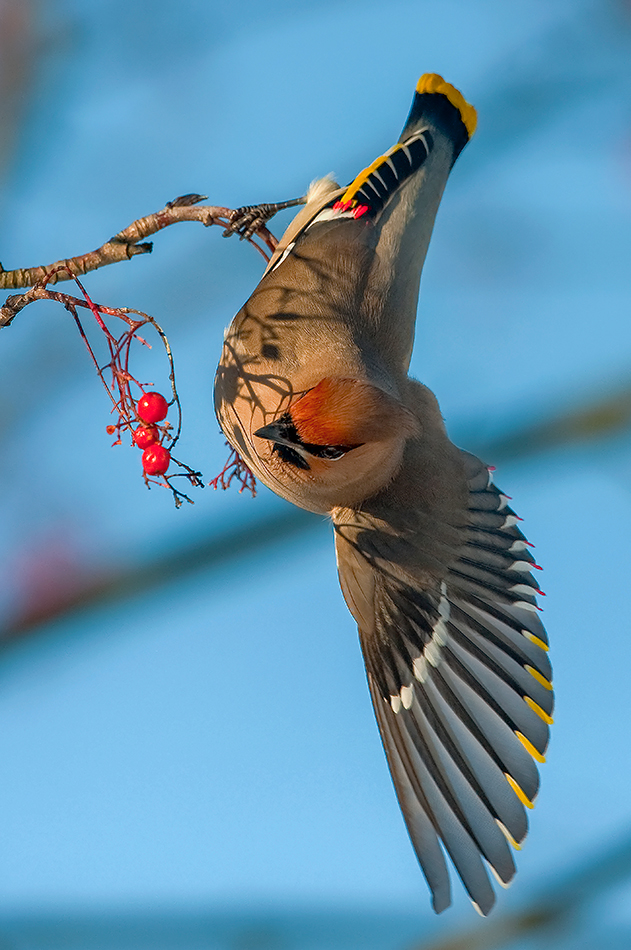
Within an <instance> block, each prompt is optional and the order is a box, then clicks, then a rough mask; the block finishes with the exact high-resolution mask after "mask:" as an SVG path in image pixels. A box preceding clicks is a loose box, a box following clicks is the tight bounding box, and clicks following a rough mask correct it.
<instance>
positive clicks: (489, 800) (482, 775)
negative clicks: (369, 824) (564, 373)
mask: <svg viewBox="0 0 631 950" xmlns="http://www.w3.org/2000/svg"><path fill="white" fill-rule="evenodd" d="M462 464H463V469H464V476H465V478H466V482H467V487H468V499H469V500H468V509H467V512H466V518H465V519H464V522H463V523H462V524H460V526H459V528H458V530H459V535H458V537H459V542H460V543H459V544H457V545H452V551H451V557H449V558H447V557H446V556H445V545H444V544H443V545H442V547H440V546H434V550H432V539H431V538H429V537H427V538H424V537H423V525H424V524H425V523H427V522H426V521H423V518H422V517H419V519H418V521H417V523H415V521H414V512H413V510H410V512H409V513H408V516H407V517H408V520H409V522H410V527H409V531H407V532H402V531H401V522H400V520H397V519H398V516H397V517H395V518H394V519H393V524H396V528H394V529H393V530H392V525H389V524H388V519H387V515H384V513H383V511H381V512H380V515H379V517H378V518H377V517H373V516H371V514H370V511H369V510H367V506H366V508H365V510H363V511H358V512H353V513H350V512H348V511H347V512H344V518H343V523H342V519H341V518H337V520H336V533H337V548H338V558H339V564H340V580H341V583H342V589H343V592H344V596H345V597H346V600H347V603H348V604H349V607H350V609H351V610H352V611H353V613H354V614H355V617H356V619H357V620H358V624H359V629H360V639H361V642H362V648H363V651H364V657H365V661H366V667H367V672H368V680H369V684H370V690H371V695H372V699H373V705H374V708H375V713H376V717H377V721H378V724H379V727H380V730H381V735H382V739H383V743H384V748H385V751H386V755H387V758H388V762H389V765H390V770H391V773H392V777H393V781H394V785H395V788H396V791H397V795H398V797H399V802H400V804H401V808H402V811H403V814H404V817H405V820H406V823H407V826H408V830H409V833H410V837H411V839H412V843H413V845H414V848H415V850H416V853H417V856H418V859H419V862H420V864H421V867H422V869H423V871H424V873H425V876H426V878H427V881H428V883H429V886H430V889H431V890H432V894H433V903H434V907H435V909H436V910H437V911H440V910H442V909H444V908H445V907H446V906H448V904H449V903H450V900H451V898H450V890H449V884H448V880H447V877H446V875H447V871H446V865H445V857H444V854H443V851H442V849H441V846H440V842H442V845H443V847H444V849H445V851H446V852H447V853H448V854H449V856H450V858H451V860H452V862H453V864H454V866H455V868H456V870H457V872H458V874H459V875H460V877H461V879H462V881H463V883H464V886H465V888H466V890H467V892H468V893H469V896H470V897H471V900H472V901H473V902H474V904H475V905H476V906H477V908H478V909H479V910H480V912H481V913H483V914H487V913H488V912H489V911H490V909H491V907H492V906H493V903H494V900H495V895H494V893H493V888H492V886H491V883H490V881H489V877H488V873H487V870H488V869H489V868H490V870H491V871H492V872H493V874H494V875H495V877H496V878H497V879H498V881H499V882H500V883H501V884H503V885H504V886H506V885H507V884H508V883H509V882H510V880H511V879H512V877H513V875H514V873H515V865H514V861H513V856H512V853H511V849H510V847H509V845H508V842H511V843H512V844H513V845H514V846H515V847H518V846H519V842H521V841H522V840H523V838H524V837H525V835H526V833H527V830H528V823H527V818H526V811H525V806H526V807H532V802H533V800H534V798H535V796H536V794H537V791H538V788H539V775H538V771H537V768H536V765H535V760H537V761H544V759H543V754H544V752H545V749H546V746H547V743H548V726H549V723H550V722H551V721H552V720H551V717H550V714H551V712H552V706H553V696H552V691H551V683H550V676H551V669H550V663H549V660H548V656H547V652H546V650H547V639H546V634H545V631H544V629H543V626H542V624H541V621H540V619H539V617H538V613H537V607H536V599H535V598H536V594H537V591H538V584H537V582H536V581H535V579H534V577H533V576H532V573H531V571H530V568H531V566H532V565H533V564H534V560H533V558H532V555H531V554H530V552H529V548H528V545H527V542H526V541H525V538H524V536H523V535H522V533H521V531H520V530H519V528H518V527H517V524H516V522H517V520H518V519H517V518H516V516H515V514H514V512H513V511H512V509H510V508H509V507H508V506H507V498H506V496H504V495H502V494H501V492H499V491H498V490H497V489H496V488H495V487H494V486H493V485H492V483H491V478H490V475H489V472H488V469H487V468H486V466H483V465H482V463H481V462H480V461H479V460H478V459H476V458H475V457H474V456H470V455H467V454H466V453H462ZM382 508H383V505H382ZM403 534H405V537H403V536H402V535H403ZM424 542H426V544H427V549H428V550H425V549H424V547H423V545H424ZM414 544H416V545H417V546H418V565H419V568H418V570H416V571H415V570H414V559H413V557H411V554H410V545H414ZM441 562H442V569H441V570H440V571H437V569H436V565H437V564H440V563H441ZM428 565H429V567H428Z"/></svg>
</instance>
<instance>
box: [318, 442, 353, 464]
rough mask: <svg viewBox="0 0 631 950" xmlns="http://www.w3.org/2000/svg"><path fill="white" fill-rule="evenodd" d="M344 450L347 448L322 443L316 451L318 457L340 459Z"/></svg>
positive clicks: (344, 452)
mask: <svg viewBox="0 0 631 950" xmlns="http://www.w3.org/2000/svg"><path fill="white" fill-rule="evenodd" d="M346 452H347V449H343V448H341V447H340V446H339V445H323V446H322V448H321V450H320V451H319V452H318V458H321V459H331V460H333V459H341V458H342V456H343V455H346Z"/></svg>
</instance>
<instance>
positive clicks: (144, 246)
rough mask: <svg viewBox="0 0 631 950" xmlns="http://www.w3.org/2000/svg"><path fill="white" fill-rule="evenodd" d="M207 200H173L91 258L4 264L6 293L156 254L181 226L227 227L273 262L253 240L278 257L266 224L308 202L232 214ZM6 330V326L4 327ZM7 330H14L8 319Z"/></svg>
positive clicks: (0, 279)
mask: <svg viewBox="0 0 631 950" xmlns="http://www.w3.org/2000/svg"><path fill="white" fill-rule="evenodd" d="M205 198H206V196H205V195H195V194H192V195H182V196H181V197H179V198H176V199H175V200H174V201H169V202H168V203H167V204H166V206H165V207H164V208H162V210H161V211H156V212H154V213H153V214H150V215H147V217H145V218H138V220H136V221H132V223H131V224H130V225H128V227H126V228H124V229H123V230H122V231H119V232H118V234H115V235H114V237H112V238H110V239H109V241H106V242H105V244H102V245H101V247H98V248H97V249H96V250H95V251H88V253H87V254H79V255H78V256H77V257H69V258H66V259H65V260H61V261H55V262H54V263H53V264H45V265H42V266H40V267H22V268H17V269H15V270H4V268H3V267H2V265H1V264H0V290H18V289H19V288H22V287H34V286H35V285H36V284H42V285H43V284H55V283H57V281H59V280H72V279H73V278H74V277H81V276H82V275H83V274H86V273H87V272H88V271H92V270H98V268H99V267H105V266H107V265H108V264H116V263H118V262H119V261H126V260H131V258H132V257H135V256H136V255H138V254H150V253H151V251H152V249H153V243H152V242H151V241H147V242H145V241H144V239H145V238H147V237H149V236H150V235H152V234H156V233H157V232H158V231H161V230H162V229H163V228H167V227H169V225H171V224H179V222H181V221H199V223H200V224H203V225H204V227H210V226H211V225H213V224H219V225H221V226H222V227H223V228H224V237H229V236H230V235H231V234H239V236H240V237H241V238H242V239H245V240H247V241H249V242H250V243H251V244H254V246H255V247H256V248H257V250H258V251H260V253H261V254H263V256H264V257H265V258H266V260H269V256H268V254H267V252H266V251H265V250H264V249H263V248H262V247H261V245H260V244H257V243H256V241H254V240H253V238H254V237H255V236H256V237H258V238H259V239H260V240H261V241H262V242H263V243H264V244H265V246H266V247H267V248H268V249H269V250H270V251H271V252H273V251H274V249H275V247H276V244H277V241H276V238H275V237H274V235H273V234H271V232H270V231H268V229H267V227H266V226H265V225H266V224H267V222H268V221H269V220H270V218H271V217H273V215H275V214H276V212H277V211H281V210H282V209H284V208H291V207H294V206H295V205H299V204H303V203H304V200H305V199H304V198H295V199H293V200H291V201H281V202H277V203H276V204H261V205H247V206H245V207H243V208H236V209H231V208H223V207H220V206H216V205H200V204H199V202H200V201H204V200H205ZM10 299H11V298H10ZM8 303H9V301H7V304H8ZM3 309H4V308H3ZM8 322H10V321H8ZM1 325H3V324H2V323H0V326H1ZM4 325H5V326H6V325H8V323H7V321H6V319H5V322H4Z"/></svg>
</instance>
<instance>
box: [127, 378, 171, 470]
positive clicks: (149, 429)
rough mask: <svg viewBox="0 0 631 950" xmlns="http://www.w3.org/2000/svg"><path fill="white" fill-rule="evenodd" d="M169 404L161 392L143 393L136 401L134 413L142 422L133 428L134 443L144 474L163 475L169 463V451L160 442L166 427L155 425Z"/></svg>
mask: <svg viewBox="0 0 631 950" xmlns="http://www.w3.org/2000/svg"><path fill="white" fill-rule="evenodd" d="M168 411H169V404H168V402H167V401H166V399H165V398H164V396H163V395H162V394H161V393H153V392H152V393H145V394H144V395H143V396H141V398H140V399H139V400H138V402H137V403H136V413H137V415H138V419H139V420H140V422H141V423H142V425H139V426H138V428H137V429H135V430H134V433H133V439H134V444H135V445H137V446H138V448H139V449H142V450H143V453H142V468H143V471H144V473H145V475H164V474H165V473H166V472H167V470H168V468H169V465H170V464H171V453H170V452H169V450H168V449H166V448H165V447H164V446H163V445H162V444H161V443H162V439H163V438H164V436H165V435H166V432H167V427H166V426H161V427H158V426H157V425H156V423H157V422H162V420H163V419H166V416H167V412H168Z"/></svg>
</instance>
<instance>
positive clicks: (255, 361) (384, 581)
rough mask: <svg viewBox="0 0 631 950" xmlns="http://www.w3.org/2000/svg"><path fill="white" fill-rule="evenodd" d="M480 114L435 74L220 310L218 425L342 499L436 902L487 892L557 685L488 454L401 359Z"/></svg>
mask: <svg viewBox="0 0 631 950" xmlns="http://www.w3.org/2000/svg"><path fill="white" fill-rule="evenodd" d="M475 123H476V114H475V110H474V109H473V107H472V106H471V105H469V104H468V103H467V102H466V101H465V100H464V99H463V97H462V95H461V94H460V93H459V92H458V91H457V90H456V89H454V87H453V86H451V85H449V84H448V83H446V82H445V81H444V80H443V79H442V78H441V77H440V76H437V75H435V74H429V75H424V76H422V77H421V79H420V80H419V82H418V85H417V87H416V91H415V95H414V100H413V103H412V109H411V112H410V114H409V117H408V120H407V123H406V125H405V128H404V129H403V132H402V134H401V137H400V139H399V141H398V142H397V144H396V145H394V146H393V147H392V148H390V149H389V150H388V151H387V152H386V153H385V154H384V155H382V156H381V157H380V158H378V159H376V160H375V161H374V162H373V163H372V164H371V165H369V166H368V168H366V169H365V170H364V171H362V172H361V173H360V174H359V175H358V176H357V178H356V179H355V180H354V181H353V182H352V183H351V184H350V185H349V186H348V187H347V188H342V187H340V186H338V185H337V184H336V183H335V182H334V181H332V180H331V179H322V180H320V181H318V182H315V183H314V184H313V185H312V186H311V188H310V189H309V192H308V195H307V202H306V205H305V206H304V207H303V208H302V209H301V211H300V212H299V213H298V215H297V216H296V217H295V218H294V220H293V222H292V223H291V224H290V226H289V228H288V230H287V232H286V233H285V235H284V236H283V238H282V239H281V241H280V243H279V245H278V247H277V249H276V251H275V253H274V256H273V257H272V259H271V261H270V263H269V266H268V268H267V270H266V272H265V274H264V276H263V278H262V280H261V282H260V283H259V285H258V287H257V288H256V290H255V291H254V293H253V294H252V296H251V297H250V299H249V300H248V301H247V303H246V304H245V306H244V307H243V308H242V309H241V310H240V312H239V313H238V314H237V316H236V317H235V318H234V320H233V322H232V324H231V326H230V327H229V329H228V330H227V332H226V337H225V345H224V350H223V354H222V358H221V362H220V365H219V369H218V372H217V378H216V409H217V415H218V418H219V421H220V424H221V427H222V429H223V431H224V432H225V434H226V437H227V438H228V440H229V442H230V443H231V444H232V446H233V447H234V448H235V449H236V450H237V451H238V452H239V453H240V454H241V456H242V457H243V458H244V459H245V461H246V462H247V464H248V465H249V466H250V468H251V469H252V471H253V472H254V473H255V474H256V475H257V476H258V477H259V478H260V479H261V480H262V481H263V482H264V483H265V484H266V485H267V486H269V487H270V488H271V489H272V490H273V491H275V492H276V493H277V494H279V495H281V496H282V497H283V498H286V499H288V500H289V501H292V502H293V503H294V504H296V505H299V506H301V507H303V508H307V509H309V510H311V511H316V512H325V513H327V514H329V515H330V517H331V518H332V520H333V525H334V530H335V545H336V552H337V560H338V570H339V577H340V583H341V587H342V591H343V594H344V598H345V600H346V603H347V604H348V607H349V609H350V611H351V613H352V614H353V616H354V617H355V619H356V621H357V624H358V627H359V636H360V641H361V646H362V651H363V654H364V659H365V662H366V671H367V676H368V683H369V687H370V693H371V696H372V701H373V705H374V710H375V714H376V718H377V722H378V724H379V729H380V731H381V737H382V740H383V745H384V748H385V752H386V756H387V759H388V764H389V767H390V772H391V774H392V778H393V781H394V786H395V789H396V793H397V796H398V799H399V803H400V805H401V809H402V812H403V815H404V817H405V821H406V824H407V828H408V832H409V834H410V838H411V840H412V844H413V846H414V849H415V851H416V854H417V856H418V860H419V862H420V864H421V867H422V869H423V872H424V874H425V877H426V878H427V881H428V884H429V887H430V889H431V892H432V901H433V906H434V909H435V910H436V911H437V912H440V911H442V910H444V909H445V908H446V907H448V906H449V904H450V902H451V891H450V880H449V874H448V870H447V864H446V860H445V854H444V852H446V853H447V854H448V855H449V857H450V858H451V860H452V862H453V864H454V866H455V868H456V870H457V872H458V874H459V875H460V878H461V879H462V882H463V884H464V886H465V888H466V890H467V892H468V894H469V896H470V898H471V900H472V902H473V903H474V905H475V906H476V908H477V909H478V910H479V911H480V912H481V913H482V914H487V913H488V912H489V911H490V909H491V907H492V906H493V903H494V901H495V894H494V891H493V888H492V886H491V883H490V879H489V874H488V872H489V871H491V872H492V874H493V876H494V877H495V878H496V879H497V880H498V881H499V883H500V884H502V885H504V886H506V885H508V883H509V882H510V881H511V879H512V877H513V875H514V873H515V865H514V862H513V856H512V851H511V846H512V847H514V848H519V845H520V843H521V842H522V841H523V839H524V837H525V835H526V832H527V827H528V825H527V817H526V809H527V808H532V803H533V801H534V798H535V796H536V794H537V791H538V787H539V775H538V771H537V767H536V764H535V763H536V762H543V761H544V752H545V750H546V746H547V744H548V727H549V724H550V723H551V722H552V719H551V713H552V706H553V696H552V685H551V668H550V663H549V660H548V653H547V651H548V645H547V644H548V641H547V638H546V634H545V631H544V629H543V626H542V623H541V621H540V619H539V614H538V609H539V608H538V607H537V602H536V593H537V591H538V589H539V588H538V584H537V582H536V580H535V579H534V577H533V575H532V568H533V567H536V565H535V564H534V559H533V557H532V554H531V553H530V550H529V545H528V543H527V541H526V539H525V537H524V535H523V534H522V532H521V531H520V529H519V527H518V526H517V522H518V520H519V519H518V518H517V516H516V515H515V513H514V511H513V510H512V508H511V507H509V504H508V498H507V496H506V495H504V494H502V493H501V492H500V491H499V490H498V489H497V488H496V487H495V486H494V485H493V484H492V479H491V474H490V471H489V468H488V467H487V466H486V465H485V464H483V463H482V462H481V461H480V460H479V459H477V458H475V457H474V456H473V455H470V454H468V453H467V452H464V451H461V450H460V449H458V448H456V446H454V445H453V444H452V443H451V442H450V440H449V438H448V437H447V434H446V431H445V427H444V424H443V420H442V417H441V414H440V410H439V408H438V404H437V402H436V399H435V397H434V396H433V395H432V393H431V392H430V391H429V390H428V389H427V388H426V387H425V386H423V385H422V384H421V383H419V382H416V381H415V380H413V379H411V378H410V377H409V376H408V365H409V361H410V354H411V350H412V343H413V336H414V324H415V320H416V308H417V299H418V292H419V282H420V276H421V269H422V266H423V262H424V259H425V254H426V251H427V246H428V243H429V239H430V236H431V232H432V227H433V224H434V218H435V216H436V212H437V210H438V205H439V202H440V198H441V195H442V191H443V188H444V186H445V183H446V181H447V177H448V175H449V172H450V170H451V167H452V166H453V164H454V161H455V160H456V158H457V157H458V155H459V153H460V152H461V150H462V149H463V148H464V146H465V145H466V143H467V142H468V140H469V138H470V137H471V135H472V134H473V131H474V129H475Z"/></svg>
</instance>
